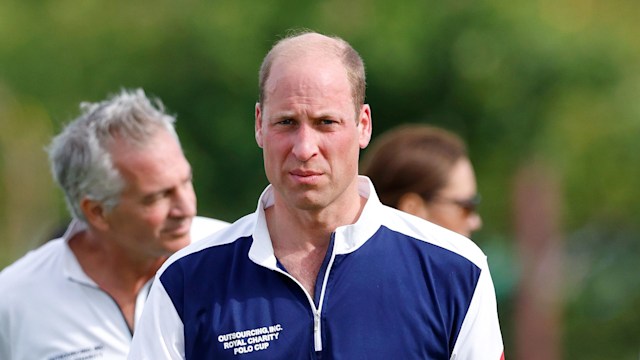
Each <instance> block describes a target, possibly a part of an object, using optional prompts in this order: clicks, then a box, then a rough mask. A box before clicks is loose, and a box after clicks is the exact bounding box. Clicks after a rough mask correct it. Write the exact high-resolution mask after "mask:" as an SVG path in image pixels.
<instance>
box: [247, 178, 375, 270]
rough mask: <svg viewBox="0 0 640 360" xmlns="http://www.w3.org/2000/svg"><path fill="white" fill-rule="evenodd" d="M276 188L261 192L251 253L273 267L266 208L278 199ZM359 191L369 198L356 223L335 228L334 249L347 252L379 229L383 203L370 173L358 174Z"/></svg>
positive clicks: (258, 261) (256, 260)
mask: <svg viewBox="0 0 640 360" xmlns="http://www.w3.org/2000/svg"><path fill="white" fill-rule="evenodd" d="M274 191H275V189H274V188H273V185H269V186H267V187H266V188H265V190H264V191H263V192H262V194H261V195H260V199H259V200H258V207H257V209H256V213H255V214H256V223H255V228H254V231H253V244H252V245H251V249H250V250H249V257H250V258H251V259H252V260H253V261H254V262H255V263H257V264H259V265H262V266H265V267H268V268H271V269H275V268H276V267H277V265H276V264H277V260H276V257H275V255H274V251H273V245H272V243H271V237H270V236H269V229H268V228H267V219H266V216H265V209H266V208H268V207H270V206H272V205H273V203H274V201H275V200H274V199H275V196H274ZM358 192H359V194H360V196H362V197H364V198H366V199H367V202H366V203H365V206H364V209H363V210H362V213H361V214H360V217H359V218H358V220H357V221H356V222H355V223H353V224H350V225H344V226H340V227H338V228H337V229H336V230H335V231H334V237H335V240H334V252H335V253H336V254H345V253H349V252H353V251H355V250H357V249H358V248H359V247H360V246H362V245H363V244H364V243H365V242H366V241H367V240H368V239H369V238H370V237H371V236H373V234H374V233H375V232H376V231H378V228H379V227H380V225H381V222H380V217H379V216H377V213H378V212H379V211H380V207H381V203H380V200H379V199H378V195H377V194H376V191H375V188H374V187H373V184H372V183H371V180H369V178H368V177H366V176H359V177H358Z"/></svg>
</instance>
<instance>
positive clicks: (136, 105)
mask: <svg viewBox="0 0 640 360" xmlns="http://www.w3.org/2000/svg"><path fill="white" fill-rule="evenodd" d="M80 109H81V110H82V114H81V115H80V116H79V117H77V118H76V119H74V120H73V121H71V122H70V123H69V124H67V125H66V126H65V128H64V130H63V131H62V132H61V133H60V134H58V135H57V136H56V137H54V138H53V140H52V141H51V144H50V145H49V146H48V147H47V151H48V153H49V162H50V164H51V172H52V174H53V178H54V180H55V181H56V182H57V183H58V185H59V186H60V187H61V188H62V190H63V191H64V194H65V200H66V203H67V207H68V208H69V211H70V212H71V214H72V215H73V217H74V218H76V219H78V220H80V221H83V222H86V218H85V217H84V215H83V213H82V210H81V209H80V202H81V200H82V199H83V198H85V197H87V198H89V199H91V200H95V201H99V202H101V203H102V204H103V205H104V207H105V209H106V211H110V210H111V209H113V208H114V207H115V206H116V205H117V204H118V201H119V198H120V194H121V193H122V190H123V189H124V186H125V182H124V179H123V178H122V175H121V174H120V172H119V171H118V170H117V169H116V168H115V167H114V165H113V161H112V159H111V154H110V152H109V149H108V145H109V143H110V142H111V141H112V140H113V139H114V138H115V137H118V139H124V140H125V141H127V142H129V143H131V144H133V145H137V146H142V145H144V144H145V143H146V142H147V141H148V140H149V139H150V138H151V137H152V136H153V135H154V134H156V133H157V131H159V130H161V129H165V130H167V131H168V132H169V133H170V134H172V135H173V136H174V137H175V138H176V140H178V135H177V134H176V131H175V128H174V123H175V117H173V116H171V115H168V114H166V113H165V110H164V105H163V104H162V102H161V101H160V100H159V99H151V100H150V99H149V98H147V96H146V95H145V93H144V91H143V90H142V89H136V90H132V91H127V90H122V91H121V92H120V93H119V94H117V95H114V96H112V97H110V98H108V99H107V100H104V101H101V102H97V103H81V104H80ZM178 141H179V140H178Z"/></svg>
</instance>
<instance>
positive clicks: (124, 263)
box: [69, 230, 166, 329]
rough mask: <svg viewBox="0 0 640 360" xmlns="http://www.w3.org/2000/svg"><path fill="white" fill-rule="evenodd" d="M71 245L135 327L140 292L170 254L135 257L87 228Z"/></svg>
mask: <svg viewBox="0 0 640 360" xmlns="http://www.w3.org/2000/svg"><path fill="white" fill-rule="evenodd" d="M69 247H70V248H71V251H72V252H73V254H74V255H75V257H76V259H77V260H78V263H79V264H80V267H81V268H82V270H83V271H84V272H85V274H86V275H87V276H88V277H89V278H90V279H91V280H93V281H94V282H95V283H96V284H97V285H98V287H99V288H100V289H102V290H103V291H105V292H106V293H107V294H109V295H110V296H111V297H112V298H113V299H114V300H115V302H116V303H117V304H118V307H119V308H120V310H121V311H122V313H123V314H124V316H125V319H126V320H127V323H128V325H129V328H130V329H133V322H134V314H135V304H136V300H137V296H138V293H139V292H140V290H141V289H142V288H143V287H144V285H145V284H146V283H147V282H148V281H149V280H150V279H152V278H153V276H154V274H155V273H156V271H157V270H158V269H159V268H160V266H161V265H162V263H163V262H164V260H165V259H166V257H162V258H156V259H147V260H146V261H134V260H133V259H131V257H129V256H127V254H125V253H124V251H123V250H122V249H119V248H117V247H114V246H112V243H109V240H108V239H104V238H101V237H100V236H99V235H96V234H95V233H92V232H91V230H85V231H82V232H80V233H77V234H76V235H74V236H73V238H71V239H70V240H69Z"/></svg>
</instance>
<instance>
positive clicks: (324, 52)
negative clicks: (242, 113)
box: [258, 31, 366, 108]
mask: <svg viewBox="0 0 640 360" xmlns="http://www.w3.org/2000/svg"><path fill="white" fill-rule="evenodd" d="M304 57H325V58H328V59H335V60H336V61H338V62H339V63H340V64H341V65H342V66H343V68H344V70H345V75H346V76H347V78H348V80H349V84H350V85H351V92H352V95H353V96H352V97H353V101H354V105H355V106H356V107H357V108H359V106H360V105H363V104H364V96H365V95H364V93H365V81H366V80H365V71H364V62H363V60H362V58H361V57H360V55H359V54H358V52H357V51H356V50H355V49H354V48H353V47H352V46H351V45H350V44H349V43H348V42H347V41H345V40H344V39H342V38H340V37H337V36H328V35H323V34H320V33H317V32H313V31H302V32H295V33H292V34H290V35H289V36H287V37H285V38H283V39H281V40H279V41H278V42H276V44H275V45H274V46H273V47H272V48H271V50H269V52H268V53H267V55H266V56H265V58H264V60H263V61H262V64H261V66H260V74H259V87H260V94H259V99H258V102H259V103H260V105H261V106H262V103H263V102H264V101H265V97H266V94H265V86H266V83H267V82H268V80H269V77H270V73H271V69H272V68H273V66H274V64H276V63H279V62H280V61H283V60H284V61H286V60H287V58H290V59H299V58H304Z"/></svg>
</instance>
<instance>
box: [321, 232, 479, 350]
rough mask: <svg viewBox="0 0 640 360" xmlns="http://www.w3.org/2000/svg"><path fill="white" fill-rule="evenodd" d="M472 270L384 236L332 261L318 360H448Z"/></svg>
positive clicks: (438, 252)
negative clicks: (321, 359) (322, 356)
mask: <svg viewBox="0 0 640 360" xmlns="http://www.w3.org/2000/svg"><path fill="white" fill-rule="evenodd" d="M479 276H480V269H479V268H478V267H477V266H475V265H474V264H473V263H471V262H470V261H469V260H467V259H465V258H464V257H462V256H460V255H458V254H455V253H453V252H450V251H448V250H445V249H443V248H440V247H437V246H434V245H432V244H429V243H425V242H423V241H419V240H416V239H413V238H410V237H407V236H406V235H403V234H400V233H397V232H393V231H391V230H389V229H388V228H385V227H381V228H380V230H379V231H378V232H377V233H376V234H375V235H374V236H373V237H372V238H371V239H369V241H368V242H367V243H366V244H364V245H363V246H362V248H360V249H358V250H357V251H355V252H354V253H350V254H347V255H341V256H339V257H337V258H336V261H335V262H334V264H333V269H332V270H331V277H330V279H329V285H328V286H327V293H326V296H325V307H324V308H323V314H322V315H323V329H324V333H323V338H324V339H323V340H324V350H325V351H324V352H325V358H326V359H448V358H449V357H450V354H451V352H452V350H453V346H454V344H455V340H456V338H457V336H458V333H459V331H460V327H461V325H462V321H463V320H464V317H465V315H466V313H467V309H468V306H469V304H470V302H471V298H472V296H473V292H474V290H475V287H476V284H477V281H478V278H479Z"/></svg>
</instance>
